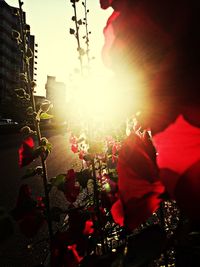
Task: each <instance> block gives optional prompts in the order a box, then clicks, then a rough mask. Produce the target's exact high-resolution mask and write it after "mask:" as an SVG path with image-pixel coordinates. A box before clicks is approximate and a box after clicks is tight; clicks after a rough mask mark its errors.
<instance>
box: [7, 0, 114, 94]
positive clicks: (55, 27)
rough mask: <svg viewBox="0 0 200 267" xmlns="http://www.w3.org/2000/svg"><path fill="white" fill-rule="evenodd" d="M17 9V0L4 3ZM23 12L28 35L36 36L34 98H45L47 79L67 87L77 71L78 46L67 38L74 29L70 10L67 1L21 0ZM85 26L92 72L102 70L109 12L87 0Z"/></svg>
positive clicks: (97, 0)
mask: <svg viewBox="0 0 200 267" xmlns="http://www.w3.org/2000/svg"><path fill="white" fill-rule="evenodd" d="M6 2H7V3H8V4H9V5H11V6H15V7H18V0H6ZM23 2H24V5H23V10H24V11H25V12H26V21H27V23H28V24H29V25H30V26H31V34H33V35H35V41H36V43H37V44H38V59H37V62H38V64H37V69H38V70H37V77H36V78H37V94H40V95H45V89H44V88H45V83H46V79H47V75H52V76H56V80H57V81H60V82H65V83H66V84H67V83H68V78H69V75H70V73H73V70H74V69H75V68H79V61H78V53H77V51H76V49H77V43H76V39H75V37H74V36H72V35H70V34H69V28H73V27H74V22H73V21H72V20H71V17H72V16H73V8H72V5H71V3H70V0H24V1H23ZM81 2H82V1H81V0H80V3H79V4H78V6H80V10H79V18H83V7H82V5H81ZM87 5H88V9H89V10H90V11H89V13H88V24H89V30H90V31H91V32H92V34H91V35H90V49H91V56H94V57H95V60H94V61H93V63H92V66H93V69H97V70H98V69H99V68H102V67H103V63H102V61H101V49H102V46H103V42H104V37H103V27H104V26H105V24H106V21H107V18H108V17H109V15H110V14H111V12H112V10H111V9H108V10H106V11H105V10H101V8H100V5H99V0H88V1H87Z"/></svg>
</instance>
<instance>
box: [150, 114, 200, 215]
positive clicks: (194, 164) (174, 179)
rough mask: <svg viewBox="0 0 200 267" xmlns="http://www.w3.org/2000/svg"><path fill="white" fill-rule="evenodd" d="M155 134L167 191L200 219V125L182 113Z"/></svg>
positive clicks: (161, 173) (182, 207)
mask: <svg viewBox="0 0 200 267" xmlns="http://www.w3.org/2000/svg"><path fill="white" fill-rule="evenodd" d="M153 138H154V143H155V146H156V148H157V151H158V157H157V162H158V166H159V168H160V179H161V180H162V182H163V184H164V185H165V187H166V190H167V192H168V193H169V195H170V197H171V198H172V199H175V200H176V201H177V203H178V205H179V207H180V208H181V210H182V211H183V212H184V213H185V214H186V215H188V216H189V217H190V218H192V219H199V220H200V214H199V212H197V210H196V205H198V204H199V203H200V179H199V175H200V129H199V128H197V127H194V126H193V125H192V124H190V123H189V122H188V121H186V120H185V119H184V117H183V116H182V115H181V116H179V117H178V118H177V119H176V121H175V122H174V123H173V124H171V125H169V126H168V127H167V128H166V129H165V130H164V131H162V132H160V133H157V134H156V135H155V136H154V137H153Z"/></svg>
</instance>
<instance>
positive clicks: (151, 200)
mask: <svg viewBox="0 0 200 267" xmlns="http://www.w3.org/2000/svg"><path fill="white" fill-rule="evenodd" d="M153 151H154V152H153ZM154 153H155V150H153V145H152V143H151V142H150V140H149V137H148V134H147V133H146V132H144V134H140V135H139V134H136V133H134V132H132V133H131V134H130V135H129V136H128V137H127V139H126V140H125V141H124V143H123V145H122V148H121V150H120V153H119V158H118V164H117V171H118V188H119V200H118V201H117V202H116V203H115V204H114V205H113V207H112V209H111V212H112V215H113V218H114V220H115V221H116V222H117V223H119V224H120V225H123V224H124V225H126V226H127V227H128V228H129V229H134V228H136V227H138V226H139V225H140V224H141V223H144V222H145V221H146V220H147V219H148V218H149V217H150V216H151V215H152V214H153V212H154V211H156V209H158V207H159V205H160V203H161V201H162V199H161V194H162V193H163V192H164V186H163V184H162V183H161V182H160V181H159V171H158V168H157V165H156V161H155V155H154Z"/></svg>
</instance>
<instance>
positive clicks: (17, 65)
mask: <svg viewBox="0 0 200 267" xmlns="http://www.w3.org/2000/svg"><path fill="white" fill-rule="evenodd" d="M22 23H23V25H24V29H25V31H26V40H25V42H26V45H27V47H28V48H30V49H31V51H32V55H33V57H32V58H31V60H30V64H29V65H30V78H31V80H34V81H36V79H35V75H36V70H37V67H36V64H37V61H36V60H35V58H37V54H35V53H36V52H37V48H35V46H37V45H36V44H35V37H34V36H33V35H31V34H30V26H29V25H28V24H27V23H26V13H25V12H23V18H22ZM16 32H19V33H21V23H20V16H19V8H17V7H12V6H10V5H8V4H7V3H6V1H5V0H0V117H11V118H13V119H15V120H23V118H22V117H23V116H22V114H20V108H21V106H24V105H25V103H21V106H20V101H19V99H17V96H16V93H15V89H18V88H24V89H25V90H26V88H25V87H26V85H24V83H23V82H22V81H21V78H20V77H21V76H20V73H23V72H24V63H23V52H22V49H20V46H19V44H18V43H17V40H16V38H14V37H15V36H14V34H16Z"/></svg>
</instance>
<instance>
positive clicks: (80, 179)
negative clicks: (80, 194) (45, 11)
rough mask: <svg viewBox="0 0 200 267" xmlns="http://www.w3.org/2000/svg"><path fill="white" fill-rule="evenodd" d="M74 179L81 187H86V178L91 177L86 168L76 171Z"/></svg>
mask: <svg viewBox="0 0 200 267" xmlns="http://www.w3.org/2000/svg"><path fill="white" fill-rule="evenodd" d="M76 179H77V181H78V182H79V184H80V185H81V186H82V187H83V188H86V187H87V182H88V180H89V179H92V175H91V172H90V171H89V170H88V169H85V170H83V171H80V172H77V176H76Z"/></svg>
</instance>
